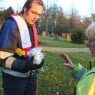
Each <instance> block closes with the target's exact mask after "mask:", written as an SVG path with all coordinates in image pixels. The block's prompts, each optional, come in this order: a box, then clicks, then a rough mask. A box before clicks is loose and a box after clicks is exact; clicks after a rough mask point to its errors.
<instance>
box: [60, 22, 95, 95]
mask: <svg viewBox="0 0 95 95" xmlns="http://www.w3.org/2000/svg"><path fill="white" fill-rule="evenodd" d="M86 36H87V38H88V41H87V44H86V46H87V47H88V48H89V50H90V52H91V56H93V57H95V22H92V23H91V24H90V25H89V26H88V28H87V29H86ZM61 57H62V58H63V59H64V60H65V64H64V65H65V66H66V67H67V68H69V69H70V70H71V75H72V76H73V77H74V78H75V79H77V80H78V83H77V85H76V90H75V93H74V95H95V60H91V62H90V67H91V69H90V70H87V69H86V68H85V67H83V66H82V65H81V64H79V63H78V64H74V63H73V62H72V60H71V59H70V58H69V56H68V55H66V54H62V55H61Z"/></svg>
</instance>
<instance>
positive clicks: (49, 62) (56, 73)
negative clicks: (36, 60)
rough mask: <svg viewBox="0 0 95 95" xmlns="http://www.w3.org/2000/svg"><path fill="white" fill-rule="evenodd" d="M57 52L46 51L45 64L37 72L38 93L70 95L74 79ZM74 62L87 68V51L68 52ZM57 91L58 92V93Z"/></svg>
mask: <svg viewBox="0 0 95 95" xmlns="http://www.w3.org/2000/svg"><path fill="white" fill-rule="evenodd" d="M59 55H60V53H59V52H56V53H55V52H46V60H45V65H44V67H43V69H42V71H41V72H40V73H39V95H72V93H73V90H74V87H75V85H76V81H75V80H74V79H73V78H72V77H71V76H70V75H69V71H68V69H66V68H65V67H64V65H63V64H64V61H63V59H61V58H60V56H59ZM68 55H69V56H70V57H71V58H72V60H73V61H74V63H75V64H76V63H81V64H82V65H83V66H85V67H87V68H89V60H90V59H91V58H92V57H91V56H90V54H88V53H69V54H68ZM58 93H59V94H58Z"/></svg>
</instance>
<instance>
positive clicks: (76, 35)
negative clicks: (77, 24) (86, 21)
mask: <svg viewBox="0 0 95 95" xmlns="http://www.w3.org/2000/svg"><path fill="white" fill-rule="evenodd" d="M71 40H72V43H78V44H83V43H84V40H85V33H84V31H81V30H75V31H74V32H73V33H72V36H71Z"/></svg>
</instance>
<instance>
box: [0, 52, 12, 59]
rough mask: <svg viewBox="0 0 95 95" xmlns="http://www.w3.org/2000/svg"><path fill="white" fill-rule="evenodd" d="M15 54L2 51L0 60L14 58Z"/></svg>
mask: <svg viewBox="0 0 95 95" xmlns="http://www.w3.org/2000/svg"><path fill="white" fill-rule="evenodd" d="M12 55H13V53H9V52H5V51H0V59H5V58H7V57H9V56H12Z"/></svg>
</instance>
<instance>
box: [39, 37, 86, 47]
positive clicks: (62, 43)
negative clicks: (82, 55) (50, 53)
mask: <svg viewBox="0 0 95 95" xmlns="http://www.w3.org/2000/svg"><path fill="white" fill-rule="evenodd" d="M39 40H40V41H42V42H43V43H44V45H45V46H50V47H63V48H71V47H72V48H84V47H85V44H74V43H71V42H68V41H66V40H64V39H59V40H55V39H54V38H52V37H42V36H39Z"/></svg>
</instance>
